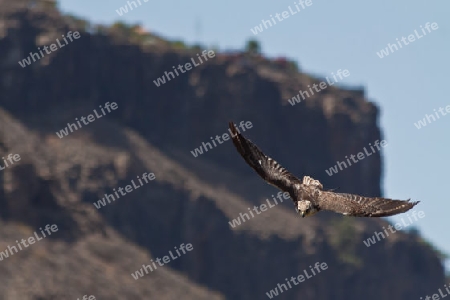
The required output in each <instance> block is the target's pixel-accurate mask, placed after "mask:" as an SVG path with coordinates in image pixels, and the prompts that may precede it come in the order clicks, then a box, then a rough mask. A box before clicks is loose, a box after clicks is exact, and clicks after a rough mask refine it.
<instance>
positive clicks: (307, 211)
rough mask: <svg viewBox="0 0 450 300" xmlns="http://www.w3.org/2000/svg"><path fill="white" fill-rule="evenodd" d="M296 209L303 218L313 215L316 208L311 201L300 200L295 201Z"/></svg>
mask: <svg viewBox="0 0 450 300" xmlns="http://www.w3.org/2000/svg"><path fill="white" fill-rule="evenodd" d="M297 211H298V213H299V214H300V215H301V216H302V218H304V217H309V216H312V215H314V214H315V213H316V212H317V209H316V208H315V207H314V206H313V205H312V203H311V201H308V200H300V201H298V202H297Z"/></svg>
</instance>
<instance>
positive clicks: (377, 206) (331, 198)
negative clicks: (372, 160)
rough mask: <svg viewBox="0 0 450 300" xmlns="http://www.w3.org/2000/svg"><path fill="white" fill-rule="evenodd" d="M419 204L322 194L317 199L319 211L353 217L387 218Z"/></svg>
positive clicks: (348, 195)
mask: <svg viewBox="0 0 450 300" xmlns="http://www.w3.org/2000/svg"><path fill="white" fill-rule="evenodd" d="M418 203H419V202H418V201H417V202H410V201H409V200H392V199H387V198H382V197H363V196H359V195H353V194H343V193H333V192H329V191H327V192H322V193H321V194H320V196H319V197H318V199H317V204H318V205H319V207H320V209H321V210H331V211H334V212H337V213H341V214H344V215H347V216H354V217H388V216H392V215H396V214H399V213H404V212H406V211H408V210H410V209H411V208H413V207H414V206H415V205H417V204H418Z"/></svg>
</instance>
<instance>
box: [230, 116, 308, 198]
mask: <svg viewBox="0 0 450 300" xmlns="http://www.w3.org/2000/svg"><path fill="white" fill-rule="evenodd" d="M229 125H230V131H231V133H232V136H231V138H232V140H233V144H234V146H236V149H237V150H238V152H239V153H240V154H241V156H242V157H243V158H244V159H245V161H246V162H247V163H248V164H249V165H250V167H252V168H253V169H254V170H255V171H256V173H258V174H259V176H261V177H262V178H263V179H264V180H265V181H266V182H267V183H269V184H271V185H273V186H275V187H277V188H279V189H281V190H282V191H285V192H288V193H289V194H290V195H291V198H292V199H293V200H294V199H295V195H294V184H301V183H302V182H301V181H300V180H299V179H298V178H297V177H295V176H294V175H292V174H291V173H290V172H289V171H287V170H286V169H285V168H283V167H282V166H281V165H280V164H279V163H277V162H276V161H275V160H273V159H272V158H270V157H268V156H267V155H265V154H264V153H263V152H262V151H261V150H260V149H259V148H258V147H257V146H256V145H255V144H253V143H252V142H251V141H249V140H248V139H246V138H245V137H244V136H243V135H242V134H240V133H239V132H238V131H237V129H236V127H235V126H234V124H233V123H232V122H230V124H229Z"/></svg>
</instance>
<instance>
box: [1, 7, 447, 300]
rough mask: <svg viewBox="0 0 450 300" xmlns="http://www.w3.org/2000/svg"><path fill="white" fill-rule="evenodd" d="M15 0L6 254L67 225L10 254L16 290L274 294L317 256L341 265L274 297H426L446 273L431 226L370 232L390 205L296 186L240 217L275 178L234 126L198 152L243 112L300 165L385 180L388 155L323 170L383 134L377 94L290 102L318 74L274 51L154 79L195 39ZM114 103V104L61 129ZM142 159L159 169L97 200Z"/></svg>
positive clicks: (9, 15) (343, 182) (9, 26)
mask: <svg viewBox="0 0 450 300" xmlns="http://www.w3.org/2000/svg"><path fill="white" fill-rule="evenodd" d="M4 3H5V2H1V1H0V5H1V6H0V8H1V9H0V25H1V26H0V50H1V51H2V53H4V55H2V56H0V157H4V156H7V155H8V154H10V153H13V154H16V153H17V154H20V156H21V160H20V161H19V162H18V163H15V164H14V165H12V166H10V167H8V168H6V169H5V170H2V171H0V218H1V224H0V236H1V239H0V240H1V245H0V252H1V251H3V250H4V249H7V247H8V246H10V245H16V243H15V241H16V240H20V239H21V238H27V237H29V236H32V235H33V232H34V231H38V229H39V227H42V226H45V225H46V224H56V225H57V226H58V231H57V232H56V233H54V234H52V235H51V236H50V237H47V238H45V239H44V240H42V241H39V242H37V243H36V244H34V245H30V246H29V247H28V248H26V249H24V250H22V251H20V252H19V253H17V254H14V255H12V256H10V257H7V258H4V257H3V260H2V261H0V274H1V275H0V276H1V279H2V282H3V284H2V285H1V286H0V293H1V294H2V295H4V297H3V298H4V299H66V298H73V299H75V298H77V297H80V298H81V297H82V296H83V295H85V294H88V295H91V294H92V295H95V296H96V297H97V298H98V299H179V298H182V299H224V298H226V299H264V298H266V297H267V296H266V292H268V291H270V290H271V289H274V288H275V287H276V286H277V284H278V283H280V284H282V283H285V278H291V276H297V275H299V274H302V273H303V270H304V269H307V270H309V266H310V265H314V264H315V263H316V262H325V263H327V265H328V269H327V270H325V271H323V272H322V273H321V274H318V275H317V276H314V277H313V278H310V279H308V280H306V281H305V282H303V283H301V284H300V285H297V286H294V287H293V288H292V289H289V290H288V291H285V292H283V293H282V294H281V295H280V296H278V297H277V299H299V298H301V299H351V300H352V299H412V298H415V297H420V296H423V295H425V294H427V293H429V292H430V291H434V290H436V289H437V288H438V287H440V286H442V285H443V284H444V279H445V277H444V271H443V266H442V264H441V261H440V259H439V257H438V256H437V254H436V253H435V251H433V250H432V249H431V248H430V247H429V246H428V245H427V244H426V243H424V242H423V240H422V238H421V237H420V236H418V235H417V234H412V233H403V232H399V233H396V234H394V235H391V236H389V237H388V238H386V239H384V240H381V241H380V242H378V243H376V244H375V245H372V246H371V247H366V246H365V245H364V244H363V240H365V239H367V238H368V237H371V236H372V235H373V234H374V232H375V231H382V227H383V226H387V225H388V224H387V223H386V222H385V221H384V220H381V219H370V220H366V219H358V218H344V217H341V216H337V215H333V214H328V213H320V214H319V215H317V216H314V217H313V218H307V219H301V218H298V216H296V215H295V213H294V209H293V205H292V202H291V201H290V200H285V201H284V202H283V203H281V204H279V205H277V206H276V207H274V208H271V209H269V210H267V211H265V212H263V213H261V215H257V216H256V217H255V218H253V219H251V220H249V221H246V222H245V223H243V224H242V225H240V226H238V227H236V228H232V227H231V226H230V224H229V221H230V220H232V219H234V218H236V217H238V216H239V214H240V213H245V212H247V213H248V207H252V206H253V205H254V204H253V203H262V202H263V201H265V199H266V198H268V197H270V196H271V195H272V194H276V193H277V192H278V191H277V190H275V189H274V188H272V187H270V186H268V185H266V184H265V183H264V182H263V181H262V180H260V179H259V178H258V177H257V176H256V175H255V174H254V172H253V171H252V170H250V168H249V167H248V166H247V165H246V164H245V163H244V161H243V160H242V159H241V158H240V157H239V156H238V154H237V152H236V151H235V149H234V148H233V146H232V144H231V142H230V141H226V142H224V143H223V145H218V146H217V147H215V148H213V149H212V150H209V151H208V152H206V153H204V154H202V155H200V156H198V157H193V155H192V154H191V153H190V151H191V150H193V149H194V148H196V147H199V146H200V145H201V144H202V143H203V142H208V141H210V137H215V136H216V135H221V134H223V133H225V132H226V131H227V127H226V126H227V122H228V121H229V120H234V121H235V122H240V121H241V120H244V121H251V122H252V124H253V127H252V128H251V129H249V130H248V131H247V132H246V133H245V135H246V136H248V137H250V138H251V139H252V140H254V141H256V142H257V144H258V145H260V146H261V148H263V149H264V151H265V152H266V153H267V154H270V155H271V156H273V157H274V158H275V159H277V161H279V162H280V163H281V164H283V165H284V166H286V167H288V169H289V170H291V171H292V172H293V173H295V174H297V175H299V176H300V175H302V173H304V174H309V175H312V176H313V177H315V178H317V179H319V180H321V181H322V182H323V183H324V185H325V186H327V187H340V191H343V192H355V193H361V194H364V195H380V194H381V189H380V176H381V156H380V154H379V153H375V154H373V155H372V156H370V157H368V158H366V159H364V160H362V161H360V162H359V163H357V164H355V165H353V166H351V167H349V168H347V169H344V170H343V171H340V172H339V173H337V174H335V175H333V176H328V175H327V174H326V173H325V169H328V168H329V167H331V166H333V165H334V164H335V163H336V160H343V159H344V157H345V155H349V154H352V153H353V154H356V153H357V152H360V151H361V150H362V149H363V147H367V146H368V145H369V143H372V144H373V142H374V141H375V140H377V139H378V140H380V139H382V137H381V133H380V130H379V128H378V126H377V118H378V109H377V108H376V107H375V106H374V105H373V104H372V103H370V102H368V101H367V100H366V99H364V93H363V91H361V90H352V89H342V88H337V87H336V86H331V87H329V88H328V89H326V90H324V91H323V92H321V93H318V94H315V95H313V96H312V97H309V98H307V99H306V100H304V101H302V102H301V103H299V104H296V105H295V106H291V105H290V104H289V103H288V102H287V99H289V98H291V97H293V96H294V95H295V94H297V93H298V91H299V89H301V90H306V89H307V86H308V85H311V84H312V83H313V82H319V81H320V79H317V78H313V77H311V76H308V75H305V74H302V73H298V72H296V71H295V70H292V69H291V68H288V67H286V66H285V65H284V64H277V63H275V62H274V61H270V60H267V59H264V58H262V57H257V56H246V55H235V54H233V55H232V54H224V53H217V54H216V57H215V58H213V59H211V60H209V61H208V62H206V63H204V64H202V65H200V66H198V67H196V68H194V69H192V70H191V71H189V72H187V73H186V74H181V75H180V76H178V77H176V78H175V79H173V80H171V81H169V82H167V83H166V84H164V85H162V86H160V87H157V86H156V85H155V84H154V83H153V80H155V79H156V78H158V77H160V76H162V75H163V74H164V72H165V71H171V70H172V66H174V65H175V66H176V65H178V64H182V63H183V64H184V63H186V62H188V61H189V60H190V59H191V57H196V53H197V52H199V51H197V50H194V49H185V50H177V49H174V48H173V47H171V46H170V44H169V43H167V42H164V41H161V40H160V39H157V38H156V37H155V38H154V39H153V40H152V41H153V43H150V44H148V43H147V44H145V43H144V44H145V45H144V44H143V43H141V42H142V41H141V40H139V39H138V40H137V41H136V40H130V39H128V37H127V36H121V35H120V34H118V33H117V32H116V31H114V30H112V31H109V30H106V29H103V30H102V31H101V32H100V30H98V31H99V32H97V33H95V30H90V32H93V33H91V34H90V33H87V32H85V31H83V30H82V28H79V27H77V26H79V25H77V24H78V23H77V22H75V23H74V22H73V19H68V18H67V17H64V16H61V15H60V13H59V12H58V11H57V10H56V9H53V8H49V7H45V8H44V7H43V6H39V5H36V6H33V8H32V9H30V8H28V6H27V5H26V4H27V3H28V2H26V1H24V2H22V1H18V2H16V3H15V4H14V5H13V4H9V5H6V4H4ZM77 29H78V30H80V32H81V38H80V39H79V40H76V41H74V42H73V44H70V45H68V46H67V47H65V48H62V49H59V50H58V51H56V52H55V53H52V54H51V55H48V57H46V58H45V59H42V60H39V61H37V62H34V63H32V64H31V65H30V66H27V67H25V68H21V67H20V66H19V65H18V63H17V61H18V60H20V59H22V58H25V57H26V56H27V55H28V54H27V53H29V52H30V51H35V50H36V48H37V47H38V46H41V45H45V44H48V43H49V41H50V42H51V41H54V40H55V39H56V38H58V37H60V36H61V34H65V33H66V32H67V31H69V30H72V31H73V30H77ZM134 38H136V36H134ZM147 38H148V36H147ZM155 41H156V42H155ZM106 102H116V103H117V104H118V109H117V110H115V111H112V112H111V113H109V114H107V115H106V116H104V117H102V118H101V119H99V120H96V121H95V122H93V123H92V124H89V125H87V126H85V127H83V128H81V129H79V130H77V131H74V132H73V133H70V134H69V135H68V136H66V137H64V138H62V139H60V138H58V137H57V135H56V134H55V132H56V131H59V130H60V129H62V128H64V127H65V126H67V123H68V122H71V123H72V122H74V120H75V118H76V117H77V118H79V117H80V116H87V115H88V114H90V113H91V112H92V110H93V109H94V108H98V106H99V105H104V103H106ZM145 172H147V173H148V172H153V173H154V174H155V177H156V179H155V180H154V181H150V182H149V183H147V184H144V185H142V186H140V187H139V188H137V189H136V190H133V191H132V192H130V193H128V194H127V195H126V196H123V197H120V198H119V199H117V200H116V201H114V202H111V203H110V204H107V205H106V206H104V207H102V208H100V209H96V208H95V207H94V205H93V203H94V202H96V201H98V200H99V199H101V198H102V197H103V196H104V194H105V193H108V194H111V193H113V189H118V188H119V187H125V186H126V185H128V184H130V182H131V180H132V179H134V180H136V178H137V176H142V174H143V173H145ZM417 208H418V210H420V206H418V207H417ZM182 243H185V244H186V243H191V244H192V245H193V250H192V251H190V252H187V253H186V254H184V255H182V256H180V257H178V258H177V259H175V260H173V261H171V262H170V263H169V264H167V265H166V266H164V267H159V268H158V269H157V270H155V271H154V272H151V273H150V274H148V275H145V276H144V277H142V278H140V279H138V280H135V279H133V277H132V276H131V274H132V273H134V272H135V271H136V270H139V269H140V268H141V267H142V265H143V264H145V265H147V264H150V260H151V259H153V260H155V259H156V258H157V257H159V258H162V257H163V256H165V255H167V254H168V252H169V250H172V249H174V247H175V246H177V247H179V245H180V244H182Z"/></svg>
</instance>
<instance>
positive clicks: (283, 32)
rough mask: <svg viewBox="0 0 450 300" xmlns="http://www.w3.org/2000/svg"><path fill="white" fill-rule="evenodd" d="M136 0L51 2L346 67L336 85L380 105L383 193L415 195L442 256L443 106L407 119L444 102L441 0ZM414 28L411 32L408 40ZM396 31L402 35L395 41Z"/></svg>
mask: <svg viewBox="0 0 450 300" xmlns="http://www.w3.org/2000/svg"><path fill="white" fill-rule="evenodd" d="M135 1H136V3H137V0H135ZM144 1H146V0H140V2H141V5H140V6H139V7H137V8H134V9H133V10H132V11H129V12H128V13H125V14H123V15H122V16H119V14H118V13H117V12H116V10H117V9H119V8H120V7H122V6H124V5H126V4H127V1H126V0H108V1H92V0H60V1H59V2H60V7H61V8H62V10H63V11H65V12H70V13H72V14H75V15H79V16H82V17H84V18H86V19H88V20H90V21H91V22H93V23H103V24H109V23H112V22H114V21H124V22H129V23H140V24H142V25H143V26H144V27H145V28H146V29H147V30H149V31H151V32H154V33H156V34H159V35H161V36H163V37H165V38H168V39H180V40H183V41H185V42H186V43H188V44H193V43H196V42H200V43H201V44H203V45H205V46H207V47H213V46H215V47H218V48H219V49H221V50H224V49H242V48H243V46H244V45H245V42H246V41H247V40H248V39H249V38H256V39H258V40H259V41H260V43H261V46H262V52H263V53H264V54H265V55H267V56H270V57H276V56H286V57H288V58H291V59H294V60H296V61H297V62H298V63H299V66H300V68H301V69H302V70H303V71H305V72H307V73H312V74H316V75H319V76H322V77H325V76H329V75H330V74H331V72H336V71H337V70H338V69H348V70H349V71H350V74H351V75H350V76H349V77H347V78H345V81H343V84H345V85H350V86H364V87H365V90H366V94H367V95H368V98H369V100H370V101H372V102H375V103H376V104H377V105H378V106H379V107H380V109H381V117H380V120H379V121H380V124H379V125H380V127H381V128H382V131H383V133H384V139H385V140H386V141H387V142H388V146H386V147H385V148H383V152H382V154H383V156H384V178H383V189H384V195H385V196H386V197H390V198H397V199H407V198H412V200H420V201H422V202H421V203H420V204H419V205H418V206H417V207H416V208H417V209H416V210H417V211H419V210H423V211H424V213H425V217H424V218H423V219H419V221H417V222H414V223H413V225H414V226H417V228H418V229H419V230H420V232H421V233H422V234H423V235H424V237H425V238H426V239H428V240H430V241H431V242H432V243H433V244H434V245H436V246H437V247H438V248H439V249H441V250H443V251H444V252H446V253H449V254H450V238H449V233H448V232H447V230H448V229H449V227H450V226H449V225H450V220H449V216H448V212H449V210H450V197H449V193H448V192H447V189H448V187H449V186H450V182H449V174H450V159H449V154H450V142H449V137H450V114H449V116H443V115H442V114H441V113H439V115H440V118H439V119H436V121H431V122H430V123H428V124H427V126H425V127H423V128H421V129H417V128H416V126H415V125H414V123H417V122H418V121H419V120H420V119H423V118H424V117H425V114H433V113H434V109H436V110H438V109H439V108H440V107H442V108H444V109H445V107H446V106H447V105H450V96H449V94H447V93H448V92H445V89H446V86H447V84H448V82H446V80H450V75H449V71H450V70H449V67H450V59H449V56H450V18H449V12H450V2H449V1H448V0H447V1H445V0H436V1H418V0H397V1H358V0H342V1H326V3H325V1H321V2H320V1H315V0H311V1H312V4H311V5H310V6H306V5H305V8H304V9H302V7H301V6H300V4H298V0H297V1H296V2H294V1H293V0H277V1H261V0H259V1H254V0H250V1H237V0H229V1H206V0H191V1H167V0H165V1H162V0H147V2H144ZM138 5H139V4H138ZM296 5H297V6H298V7H299V8H300V12H297V8H296ZM289 6H290V7H291V9H292V10H293V11H294V12H297V13H296V14H294V15H291V13H287V14H288V15H289V17H288V18H287V19H284V20H283V21H276V23H277V24H275V25H274V26H272V27H270V28H268V29H264V30H263V31H262V32H261V33H259V34H258V35H256V36H255V35H254V34H253V33H252V32H251V30H250V29H251V28H254V27H255V26H257V25H259V24H260V23H261V20H262V19H265V20H268V19H269V18H270V15H272V16H273V17H274V18H275V14H276V13H280V14H281V13H282V12H283V11H289ZM285 15H286V13H285ZM280 18H281V17H280ZM446 20H447V21H446ZM427 22H430V23H433V22H436V23H437V25H438V28H437V29H436V30H433V29H431V32H430V33H428V31H427V34H426V35H424V34H423V32H422V29H421V27H420V26H422V27H425V24H426V23H427ZM415 30H417V33H418V35H419V37H420V38H417V37H416V38H414V39H415V40H414V41H412V42H410V41H408V36H409V35H411V34H414V35H416V33H415V32H414V31H415ZM424 30H426V29H424ZM402 37H405V38H406V40H405V42H402V41H400V40H401V39H402ZM412 38H413V37H411V39H412ZM396 39H398V40H399V41H400V43H401V44H402V48H400V47H399V46H398V45H397V47H398V50H396V51H395V50H394V52H393V53H390V55H388V56H386V57H384V58H380V57H379V56H378V55H377V52H379V51H380V50H381V49H383V48H386V47H387V44H388V43H391V44H394V43H397V40H396ZM405 43H408V45H405ZM293 96H294V95H293ZM293 109H295V107H293ZM449 110H450V108H449ZM444 113H446V112H445V110H444ZM349 154H350V153H349ZM355 154H356V153H355ZM330 167H331V166H330ZM335 176H337V175H335ZM402 217H403V218H404V220H405V222H407V216H406V214H403V215H401V216H400V217H395V218H392V220H393V221H399V220H400V219H401V218H402ZM410 227H412V226H410ZM405 255H407V253H405ZM447 266H448V267H450V264H447Z"/></svg>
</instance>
